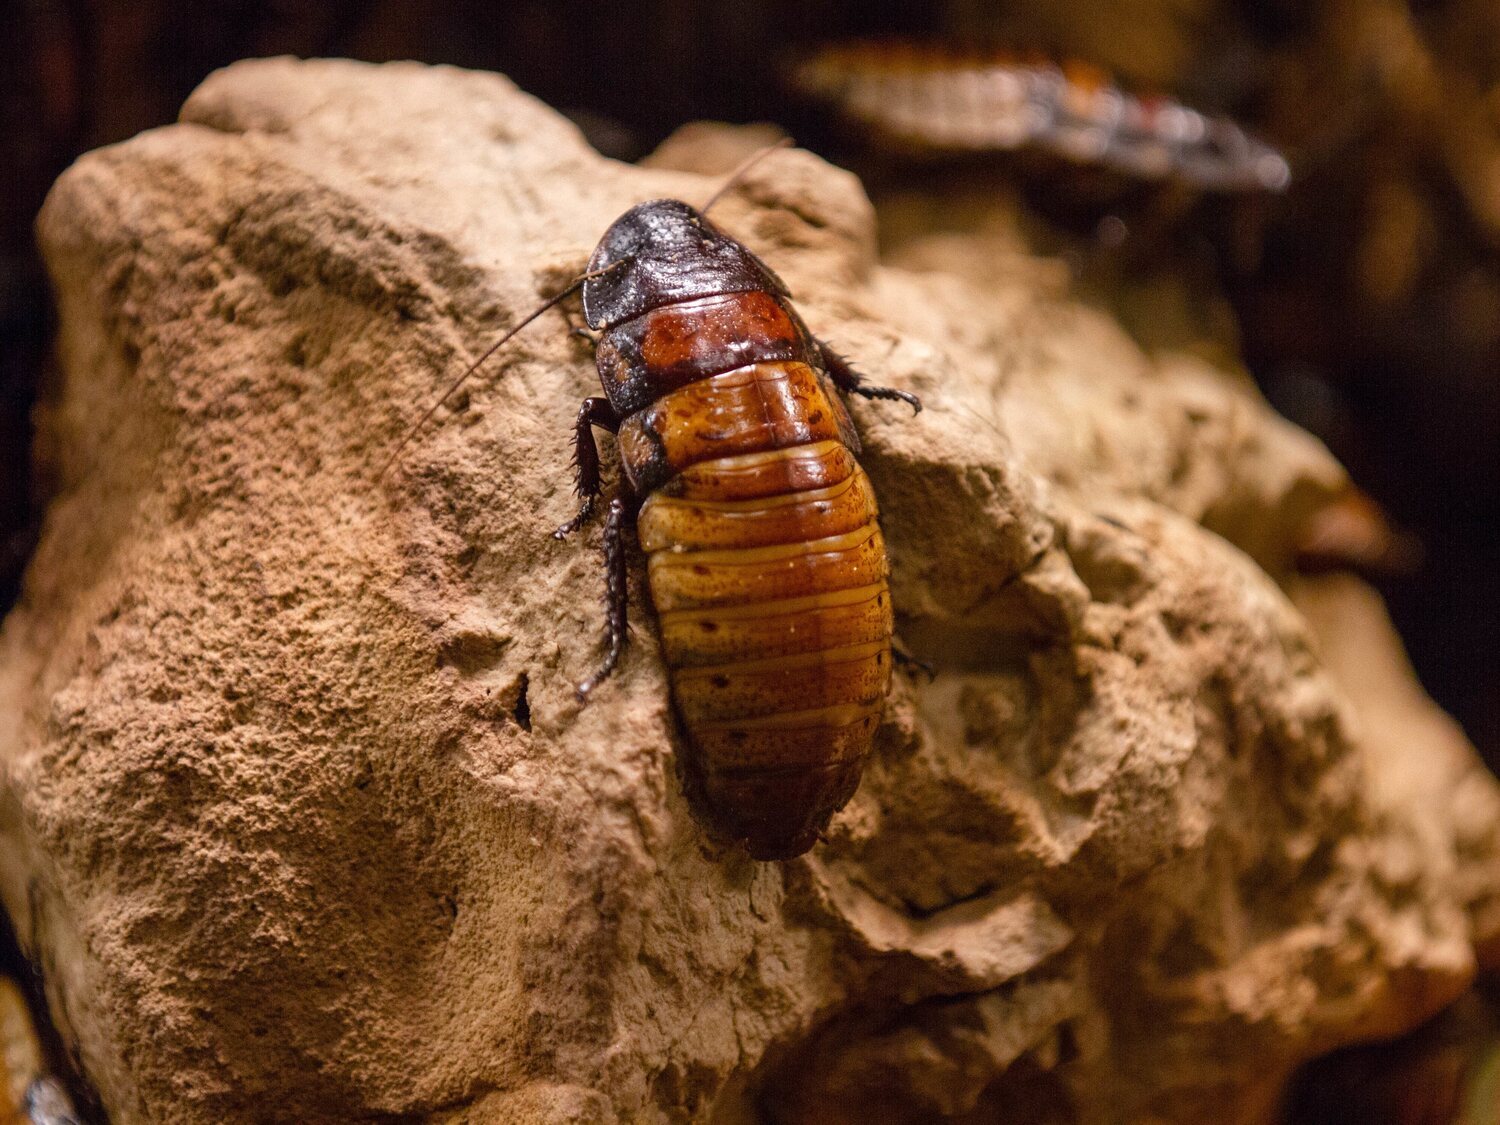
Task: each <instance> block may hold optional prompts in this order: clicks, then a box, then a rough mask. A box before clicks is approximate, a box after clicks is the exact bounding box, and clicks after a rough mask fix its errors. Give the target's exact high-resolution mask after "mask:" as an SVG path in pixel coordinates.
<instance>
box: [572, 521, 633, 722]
mask: <svg viewBox="0 0 1500 1125" xmlns="http://www.w3.org/2000/svg"><path fill="white" fill-rule="evenodd" d="M626 579H627V574H626V570H625V501H624V500H622V499H620V497H618V496H616V497H615V498H614V499H613V500H611V501H610V502H609V514H608V515H606V516H605V518H604V602H605V624H604V643H605V644H606V645H608V646H609V651H608V652H607V653H606V654H605V657H604V663H603V664H601V665H599V669H598V671H596V672H595V673H594V674H593V675H592V676H590V677H589V678H588V679H586V680H584V681H583V683H581V684H579V685H578V702H580V703H583V702H585V701H586V700H587V699H588V695H589V692H591V691H593V690H594V689H595V688H596V687H598V686H599V685H600V684H601V683H603V682H604V680H605V679H606V678H607V677H608V676H609V674H610V673H611V672H613V671H614V670H615V665H617V664H618V663H619V662H620V650H621V649H623V648H624V647H625V632H626V629H627V627H628V626H629V614H630V593H629V588H628V586H627V582H626Z"/></svg>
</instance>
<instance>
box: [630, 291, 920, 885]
mask: <svg viewBox="0 0 1500 1125" xmlns="http://www.w3.org/2000/svg"><path fill="white" fill-rule="evenodd" d="M767 296H768V295H765V294H745V295H736V298H735V299H734V300H733V301H731V302H730V303H731V304H733V305H735V306H737V307H739V308H740V309H743V308H745V307H746V306H753V305H754V304H755V302H756V301H758V300H761V299H763V298H765V297H767ZM662 312H663V313H664V314H665V313H667V310H662ZM648 315H650V314H648ZM669 315H672V316H675V317H678V318H679V319H680V318H681V317H682V316H683V313H682V311H681V309H680V308H679V309H678V310H675V311H673V312H671V313H670V314H669ZM784 315H785V314H783V316H784ZM796 350H799V351H802V350H805V349H804V348H798V349H796ZM619 438H620V450H621V456H622V460H623V461H624V463H625V466H626V468H627V470H628V471H629V472H630V474H631V477H632V479H633V480H636V481H637V483H638V486H639V484H640V483H641V482H643V481H645V482H649V483H650V485H651V486H652V487H650V489H649V495H648V497H647V499H646V501H645V503H644V504H643V505H642V507H641V510H640V514H639V517H638V519H637V524H636V527H637V532H638V534H639V537H640V542H641V546H642V548H643V549H644V550H645V551H646V552H647V555H648V574H649V579H650V587H651V598H652V602H653V603H654V605H655V608H656V611H657V615H658V618H659V621H660V628H661V638H662V645H663V648H664V649H665V653H666V658H667V663H668V665H669V667H670V669H671V677H672V693H673V699H674V702H675V705H676V709H677V713H678V717H679V719H680V720H681V723H682V727H683V730H684V733H685V734H686V736H687V741H688V743H689V745H690V747H691V750H692V753H691V755H690V759H689V761H688V762H687V767H688V768H687V771H686V772H687V775H688V779H689V781H690V783H691V785H692V787H693V789H694V790H695V791H696V792H695V796H696V797H697V799H698V801H699V803H700V804H701V805H702V806H703V811H705V812H706V813H707V814H708V815H709V816H710V817H711V818H712V820H713V822H714V823H715V825H716V827H717V828H718V829H719V830H720V831H721V832H723V833H724V834H725V835H727V836H729V837H730V838H731V839H735V840H743V841H745V842H746V844H747V846H748V847H749V850H750V854H751V855H752V856H754V857H755V858H757V859H777V858H785V857H788V856H792V855H798V854H801V853H802V852H804V851H806V850H807V848H808V847H809V846H810V845H811V844H812V842H813V840H814V839H815V837H816V835H817V833H818V832H819V831H820V830H821V829H822V828H823V827H824V826H826V824H827V823H828V820H829V818H830V817H831V816H832V815H833V813H834V812H835V811H837V810H838V809H839V808H840V807H842V805H843V804H844V803H845V802H846V801H847V800H848V799H849V797H850V796H851V795H852V794H853V792H854V789H855V788H856V786H857V785H858V783H859V775H860V771H861V769H862V767H863V765H864V761H865V758H866V757H867V756H868V754H869V749H870V743H871V739H872V738H873V736H874V733H875V728H876V727H877V726H878V725H879V722H880V716H881V712H882V710H883V708H884V701H885V695H886V691H887V689H888V687H889V683H890V663H891V651H890V648H891V606H890V595H889V592H888V591H887V588H886V575H887V563H886V556H885V546H884V542H883V541H882V539H881V536H880V528H879V525H878V524H877V523H876V506H875V497H874V493H873V491H872V490H871V488H870V482H869V479H868V478H867V477H866V476H865V474H864V471H863V470H862V469H861V468H860V467H859V465H858V464H857V462H856V461H855V459H854V453H853V450H852V448H851V447H853V446H855V445H856V444H857V439H856V438H855V437H854V433H853V429H852V427H851V426H850V423H849V419H848V414H847V413H846V411H845V410H844V405H843V402H842V400H841V399H840V397H839V393H838V391H837V390H836V389H835V388H834V387H833V385H832V383H831V382H830V381H829V379H828V377H827V375H825V374H824V373H823V372H822V371H821V370H819V369H817V368H815V367H813V366H812V365H810V364H809V363H807V362H803V361H802V360H800V359H798V360H776V361H770V362H758V363H749V364H745V365H744V366H740V367H737V368H734V369H732V370H729V371H725V372H722V373H720V374H717V375H711V376H707V377H699V378H697V379H696V380H694V381H692V382H687V383H685V384H682V385H679V386H677V387H676V389H674V390H671V391H669V392H667V393H666V394H664V395H662V396H661V397H660V398H658V399H656V400H655V401H654V402H652V403H650V405H648V406H646V407H645V408H644V409H641V410H639V411H637V412H636V413H634V414H632V415H630V416H629V417H628V418H627V419H626V420H625V422H624V423H623V424H622V426H621V427H620V435H619Z"/></svg>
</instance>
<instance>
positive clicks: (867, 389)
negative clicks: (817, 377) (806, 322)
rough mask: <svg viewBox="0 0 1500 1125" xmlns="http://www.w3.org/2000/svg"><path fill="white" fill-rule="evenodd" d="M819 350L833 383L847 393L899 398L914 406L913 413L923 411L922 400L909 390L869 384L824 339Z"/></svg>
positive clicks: (862, 396) (820, 341)
mask: <svg viewBox="0 0 1500 1125" xmlns="http://www.w3.org/2000/svg"><path fill="white" fill-rule="evenodd" d="M818 352H819V353H820V354H821V355H822V357H823V366H824V367H826V368H827V369H828V374H829V376H830V377H831V378H832V379H833V385H834V386H836V387H838V389H839V390H841V391H843V392H844V393H845V394H846V395H859V396H860V398H883V399H892V400H899V401H901V402H904V403H906V404H907V405H908V406H910V407H911V408H912V413H914V414H920V413H922V400H921V399H919V398H918V397H917V396H916V395H914V394H912V393H910V392H909V391H898V390H896V389H895V388H894V387H872V386H869V385H868V384H867V383H866V382H865V380H864V377H863V376H862V375H860V373H859V372H858V371H856V370H854V368H852V367H850V366H849V361H848V360H847V359H845V358H844V357H843V356H841V355H839V354H838V352H836V351H834V350H833V349H832V348H830V347H829V346H828V345H827V344H825V343H824V342H823V341H822V340H819V341H818Z"/></svg>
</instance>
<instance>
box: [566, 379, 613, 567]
mask: <svg viewBox="0 0 1500 1125" xmlns="http://www.w3.org/2000/svg"><path fill="white" fill-rule="evenodd" d="M595 426H598V427H600V428H601V429H605V430H608V431H609V432H610V433H612V434H613V433H617V432H618V431H619V429H620V416H619V415H618V414H616V413H615V408H614V407H613V406H611V405H610V404H609V399H607V398H599V397H598V396H597V395H596V396H594V397H592V398H586V399H584V400H583V404H582V405H581V406H580V407H579V408H578V421H577V422H576V423H575V425H574V435H575V436H574V442H575V444H574V447H573V464H574V466H575V468H576V470H577V473H578V482H577V485H576V488H577V492H578V501H579V503H578V514H577V515H576V516H574V517H573V518H572V519H570V520H569V521H568V522H567V523H565V524H563V525H562V526H561V527H559V528H558V529H557V530H556V531H554V532H553V533H552V538H554V539H566V538H567V537H568V536H569V535H571V534H572V533H573V532H575V531H577V530H578V529H579V528H580V527H582V526H583V525H584V523H585V521H587V520H588V518H589V517H590V516H591V515H593V514H594V504H595V502H596V501H597V500H598V499H599V445H598V443H597V442H595V441H594V427H595Z"/></svg>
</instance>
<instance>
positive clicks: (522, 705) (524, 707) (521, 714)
mask: <svg viewBox="0 0 1500 1125" xmlns="http://www.w3.org/2000/svg"><path fill="white" fill-rule="evenodd" d="M530 685H531V677H530V676H529V675H527V674H526V673H525V672H522V673H521V675H520V678H519V679H517V680H516V701H515V702H514V703H513V704H511V708H510V713H511V715H512V716H514V718H515V720H516V725H517V726H519V727H520V728H521V729H522V730H524V731H526V732H527V733H528V734H529V733H531V701H530V700H529V699H527V697H526V689H527V688H528V687H530Z"/></svg>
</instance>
